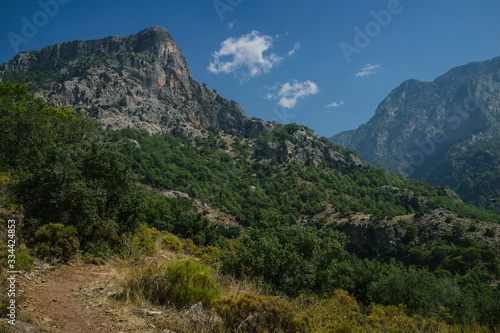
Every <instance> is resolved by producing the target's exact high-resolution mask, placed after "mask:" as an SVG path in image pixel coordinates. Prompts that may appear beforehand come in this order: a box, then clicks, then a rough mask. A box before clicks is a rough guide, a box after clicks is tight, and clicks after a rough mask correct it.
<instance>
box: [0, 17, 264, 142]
mask: <svg viewBox="0 0 500 333" xmlns="http://www.w3.org/2000/svg"><path fill="white" fill-rule="evenodd" d="M0 78H1V79H3V80H4V81H7V80H9V79H10V80H12V79H13V78H14V79H17V80H14V81H21V82H22V83H28V84H31V86H32V87H35V88H34V91H35V92H36V93H37V95H39V96H40V97H42V98H43V99H44V100H45V101H46V102H47V103H49V104H51V105H53V106H56V107H60V106H65V107H68V108H71V109H75V110H77V111H81V112H88V113H89V114H90V115H91V116H94V117H96V118H97V119H98V120H99V121H100V122H101V123H102V124H103V125H105V126H108V127H111V128H114V129H117V128H125V127H131V128H137V129H145V130H147V131H149V132H168V133H172V132H180V133H184V134H194V135H199V134H200V133H201V131H202V130H204V129H209V128H218V129H222V130H231V131H233V132H235V133H238V134H241V135H245V136H256V135H259V134H261V133H262V132H264V131H266V130H267V129H268V128H269V125H267V124H266V123H264V122H262V121H258V120H253V119H249V118H248V117H247V116H246V115H245V114H244V112H243V110H241V108H240V107H239V105H238V104H237V103H236V102H234V101H229V100H226V99H225V98H223V97H221V96H220V95H218V94H217V93H216V92H215V91H214V90H213V89H211V88H209V87H207V86H205V85H202V84H200V83H198V82H197V81H196V80H195V79H194V78H193V77H192V76H191V72H190V70H189V66H188V64H187V62H186V60H185V58H184V57H183V56H182V54H181V51H180V49H179V47H178V46H177V44H176V43H175V41H174V39H173V38H172V36H171V35H170V33H169V32H168V31H167V30H166V29H165V28H163V27H159V26H156V27H151V28H147V29H144V30H142V31H140V32H138V33H136V34H133V35H130V36H127V37H120V36H109V37H106V38H103V39H94V40H75V41H70V42H65V43H61V44H56V45H52V46H47V47H45V48H43V49H42V50H40V51H26V52H20V53H19V54H17V55H16V56H15V57H14V58H13V59H12V60H10V61H9V62H8V63H7V64H4V65H3V66H2V68H1V69H0Z"/></svg>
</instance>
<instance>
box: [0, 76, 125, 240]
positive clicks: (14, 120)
mask: <svg viewBox="0 0 500 333" xmlns="http://www.w3.org/2000/svg"><path fill="white" fill-rule="evenodd" d="M0 131H1V132H2V137H1V139H0V169H3V170H7V171H10V172H11V173H14V174H16V175H17V181H16V182H15V183H14V184H13V185H12V186H11V188H12V191H13V193H14V194H15V195H16V197H17V198H18V199H19V200H20V201H21V202H22V203H23V206H24V208H25V212H26V216H27V217H28V218H36V219H38V221H39V223H40V225H43V224H46V223H49V222H57V223H63V224H65V225H73V226H75V227H76V229H77V231H78V235H79V237H80V239H81V240H82V241H83V242H85V241H87V240H89V239H91V238H92V237H93V233H94V232H95V231H96V229H97V228H98V227H99V226H102V225H103V224H104V223H105V221H107V220H108V219H112V218H113V217H114V216H115V215H116V213H117V210H118V208H119V206H120V204H121V201H122V199H123V198H124V197H126V196H127V193H129V192H130V190H131V185H132V178H131V177H130V175H131V174H130V172H129V171H128V166H127V164H126V163H124V161H123V159H121V158H120V155H119V154H117V153H116V152H115V151H113V150H110V149H107V148H105V147H103V146H102V145H101V144H100V142H99V140H98V135H97V134H98V133H97V131H98V129H97V127H96V126H95V124H94V123H93V122H92V121H90V120H88V119H83V118H82V119H80V118H79V117H77V115H76V113H75V112H73V111H70V110H67V109H64V108H61V109H55V108H52V107H50V106H47V105H46V104H45V103H44V102H43V101H42V100H41V99H38V98H35V97H34V96H33V95H31V94H28V93H27V89H26V87H23V86H14V85H11V84H8V83H7V84H0Z"/></svg>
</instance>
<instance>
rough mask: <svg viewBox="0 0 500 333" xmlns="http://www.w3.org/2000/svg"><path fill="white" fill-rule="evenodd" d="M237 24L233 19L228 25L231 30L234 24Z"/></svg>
mask: <svg viewBox="0 0 500 333" xmlns="http://www.w3.org/2000/svg"><path fill="white" fill-rule="evenodd" d="M235 24H236V21H231V22H229V23H228V24H227V26H228V28H229V30H231V29H232V28H233V27H234V25H235Z"/></svg>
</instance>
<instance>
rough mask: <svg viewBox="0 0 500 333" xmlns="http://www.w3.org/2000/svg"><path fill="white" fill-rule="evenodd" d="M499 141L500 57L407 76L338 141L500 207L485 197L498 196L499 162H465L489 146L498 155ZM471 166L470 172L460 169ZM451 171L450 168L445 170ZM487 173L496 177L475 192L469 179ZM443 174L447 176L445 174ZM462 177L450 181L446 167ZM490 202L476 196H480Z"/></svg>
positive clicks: (471, 199)
mask: <svg viewBox="0 0 500 333" xmlns="http://www.w3.org/2000/svg"><path fill="white" fill-rule="evenodd" d="M499 138H500V57H497V58H494V59H492V60H489V61H484V62H475V63H470V64H468V65H465V66H460V67H457V68H454V69H452V70H450V71H449V72H448V73H446V74H444V75H442V76H440V77H438V78H437V79H436V80H434V81H433V82H422V81H418V80H408V81H405V82H404V83H402V84H401V85H400V86H399V87H398V88H396V89H394V90H393V91H392V92H391V93H390V94H389V95H388V96H387V97H386V98H385V99H384V101H382V103H380V105H379V106H378V108H377V110H376V112H375V115H374V116H373V118H372V119H370V121H368V123H366V124H364V125H362V126H360V127H359V128H358V129H356V130H351V131H346V132H342V133H340V134H337V135H335V136H333V137H332V138H331V141H333V142H334V143H337V144H341V145H343V146H345V147H347V148H349V149H353V150H356V151H357V152H358V153H359V154H360V155H361V156H362V157H363V158H364V159H365V160H366V161H367V162H369V163H371V164H373V165H376V166H379V167H383V168H386V169H387V170H389V171H393V172H399V173H404V174H405V175H407V176H409V177H412V178H418V179H421V180H424V181H432V182H434V183H435V184H439V185H446V186H450V187H451V188H452V189H454V190H456V191H457V192H458V193H459V194H460V195H463V196H465V197H467V200H468V202H471V203H474V204H477V205H479V206H480V207H482V208H487V209H492V210H495V209H496V211H497V212H498V211H500V210H499V208H498V207H495V206H493V205H492V204H491V203H489V201H486V200H484V198H488V197H494V196H496V195H498V194H499V193H498V188H499V187H500V183H499V182H498V173H499V169H498V168H499V164H498V163H499V161H498V159H489V162H488V163H489V164H487V165H479V164H478V163H473V165H471V163H470V162H466V160H467V159H469V158H470V155H471V154H472V153H471V152H472V151H476V150H478V149H479V148H478V147H482V148H483V149H489V150H490V153H491V154H492V156H495V155H496V156H498V153H499V151H498V145H497V144H495V142H496V141H497V140H498V139H499ZM463 163H466V164H468V165H469V167H468V168H466V169H467V171H466V170H465V169H464V168H460V167H458V165H461V164H463ZM444 166H446V169H445V170H443V167H444ZM482 169H488V172H490V173H493V174H495V176H494V177H493V178H494V179H496V180H491V177H490V181H483V180H481V184H477V185H478V186H477V187H478V188H480V189H481V190H480V191H479V192H478V191H475V192H474V193H472V194H471V193H470V191H469V190H470V186H466V183H467V182H469V181H470V180H467V179H468V178H470V179H471V180H472V181H475V180H474V178H471V176H472V175H473V174H474V175H476V176H477V177H476V176H475V178H477V179H482V178H484V177H482V176H481V174H483V173H484V172H485V171H484V170H483V171H481V170H482ZM440 171H441V173H440ZM455 171H459V172H458V175H457V174H455V175H454V176H453V180H451V178H450V177H447V179H444V178H443V177H442V174H443V172H446V173H448V175H449V173H454V172H455ZM479 196H483V199H478V200H476V197H479Z"/></svg>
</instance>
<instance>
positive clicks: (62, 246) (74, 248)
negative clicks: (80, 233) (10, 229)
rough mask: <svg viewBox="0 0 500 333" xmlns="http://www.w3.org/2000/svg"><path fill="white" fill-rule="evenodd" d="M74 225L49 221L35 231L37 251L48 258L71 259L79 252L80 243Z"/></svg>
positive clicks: (42, 256)
mask: <svg viewBox="0 0 500 333" xmlns="http://www.w3.org/2000/svg"><path fill="white" fill-rule="evenodd" d="M76 234H77V231H76V228H75V227H74V226H64V225H63V224H61V223H49V224H46V225H44V226H42V227H41V228H40V229H39V230H38V231H37V232H36V233H35V244H36V246H35V253H36V255H37V256H39V257H41V258H46V259H57V260H60V261H63V262H67V261H69V260H70V259H71V258H72V257H73V256H75V255H76V254H77V253H78V249H79V246H80V243H79V241H78V238H77V237H76Z"/></svg>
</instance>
